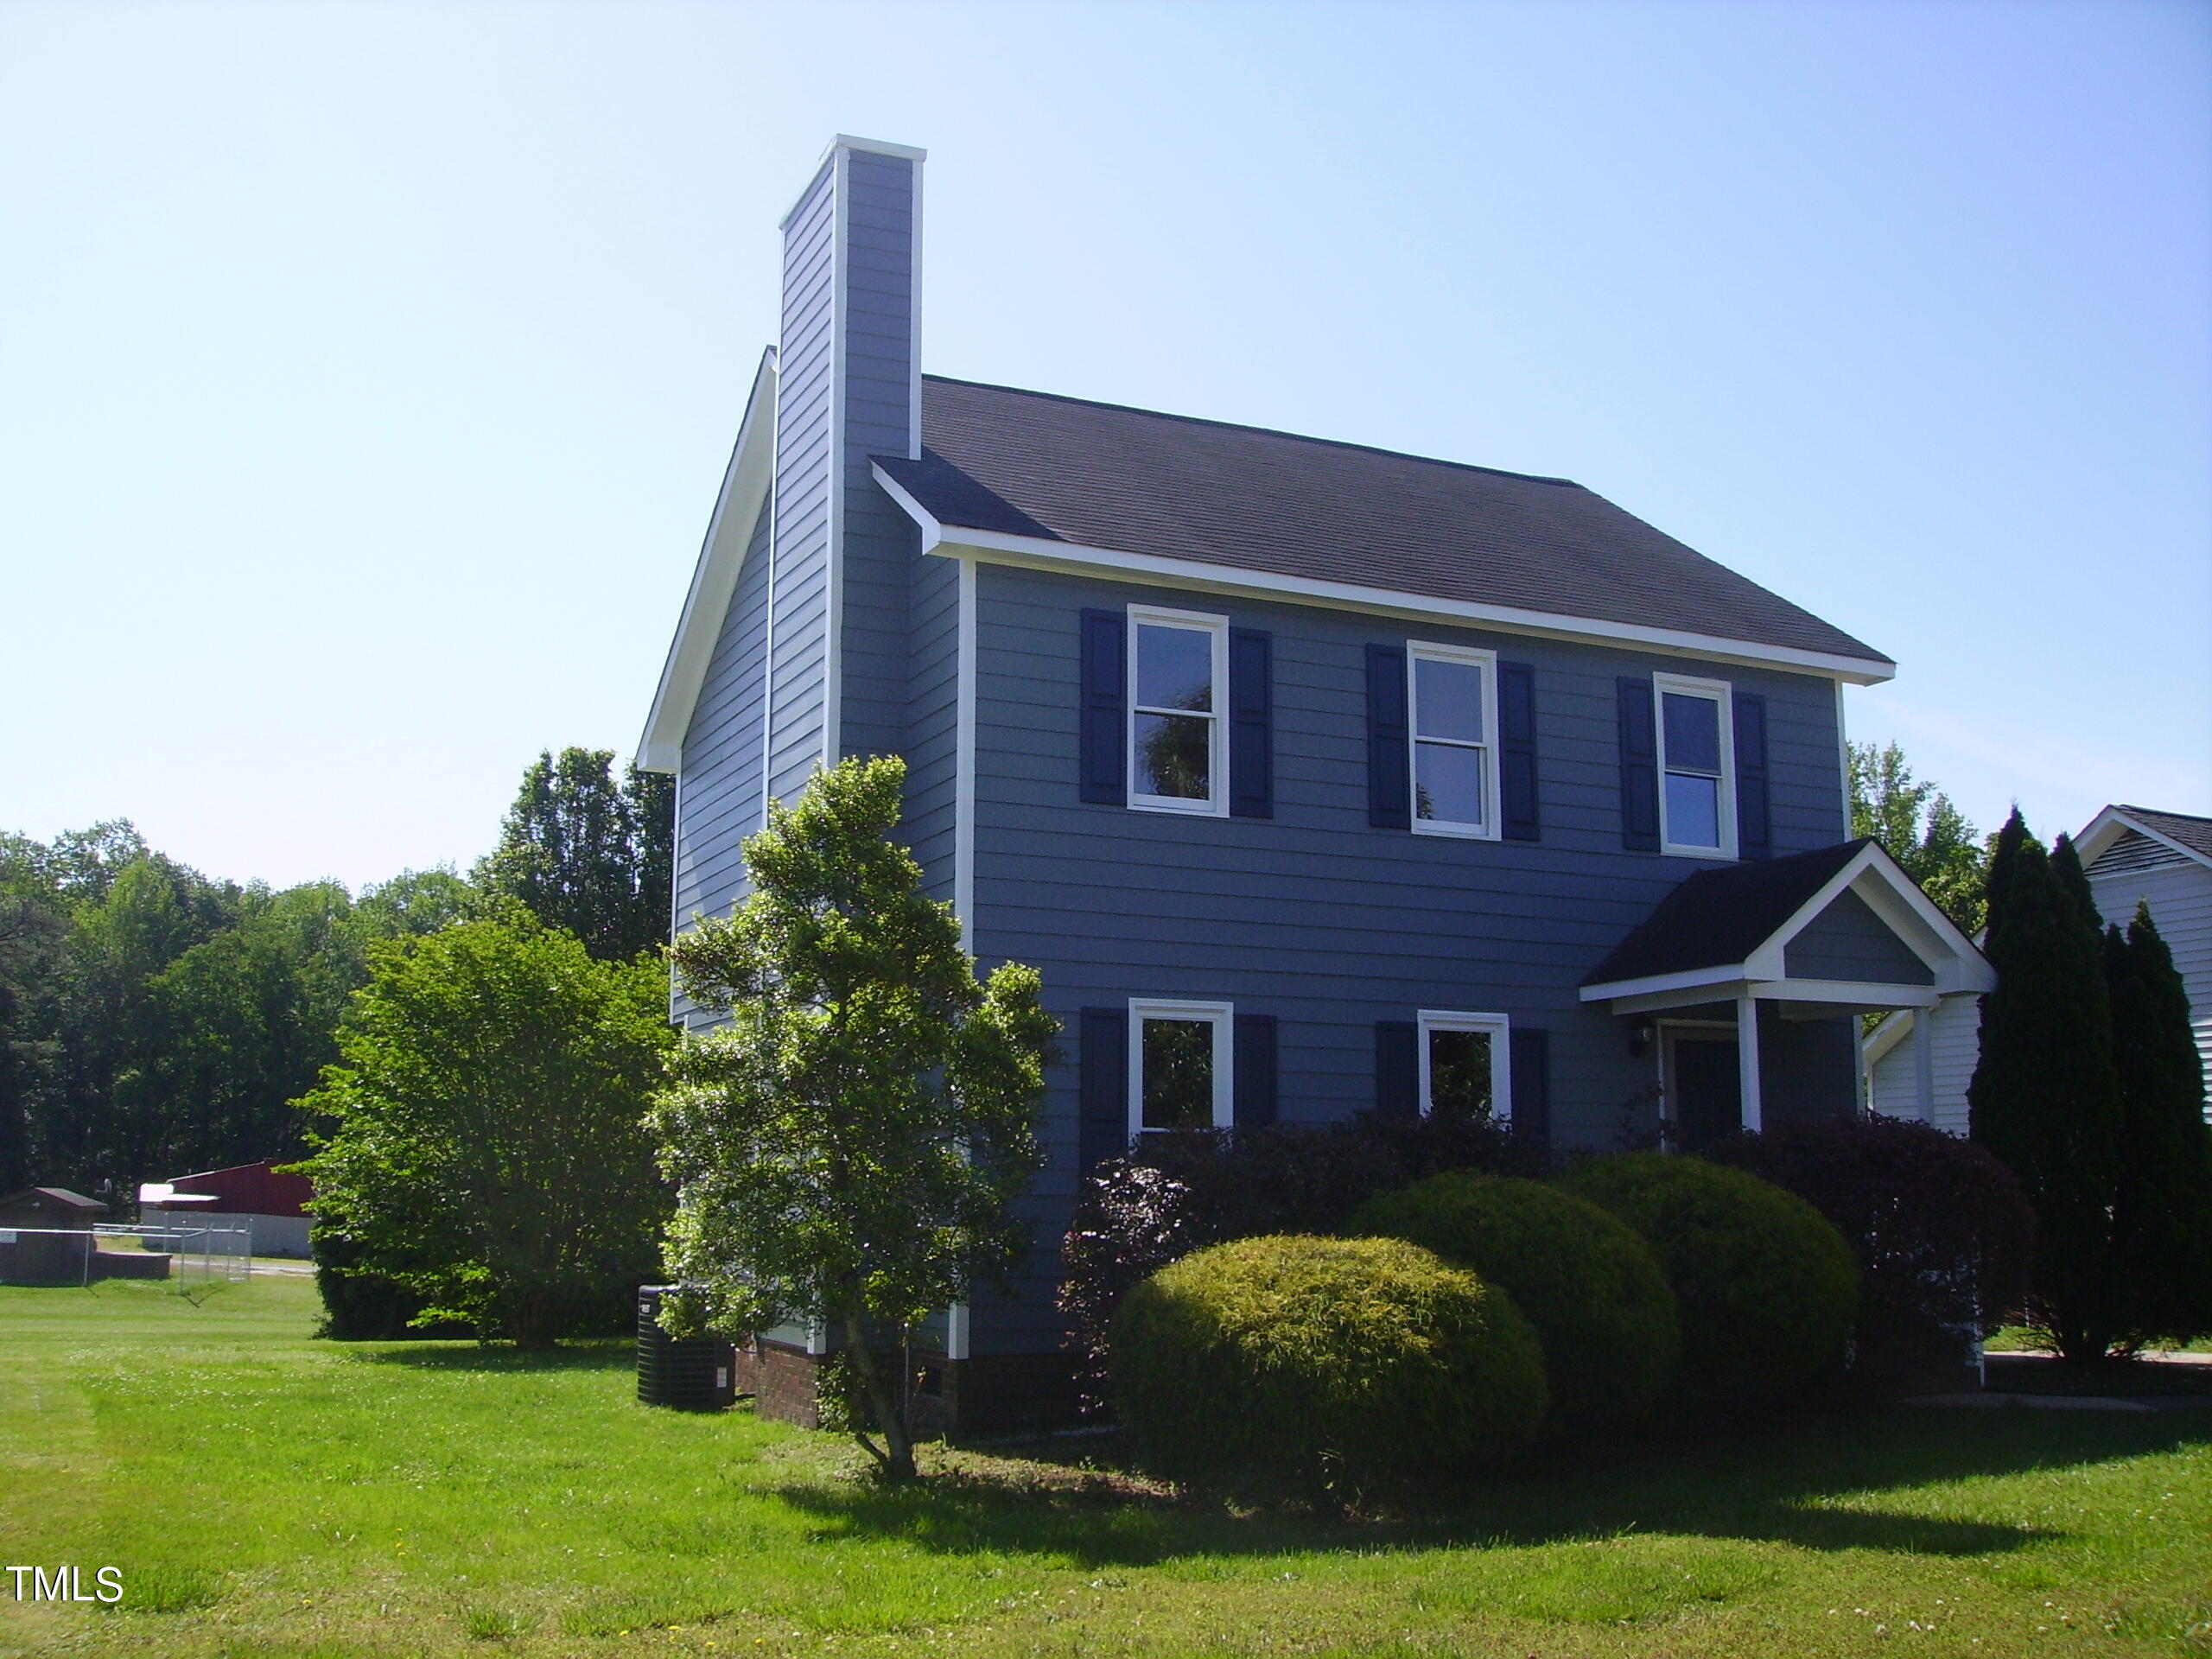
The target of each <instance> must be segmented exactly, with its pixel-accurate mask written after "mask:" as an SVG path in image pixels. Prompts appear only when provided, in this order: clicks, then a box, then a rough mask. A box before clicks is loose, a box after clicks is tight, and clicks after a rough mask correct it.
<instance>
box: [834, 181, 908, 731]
mask: <svg viewBox="0 0 2212 1659" xmlns="http://www.w3.org/2000/svg"><path fill="white" fill-rule="evenodd" d="M846 169H847V170H846V200H845V204H844V211H845V218H846V230H845V315H844V319H843V329H844V339H843V342H842V344H843V352H842V359H843V374H844V387H843V391H844V402H843V406H842V422H843V425H844V478H843V480H842V487H843V490H844V496H843V499H842V505H841V511H842V524H841V526H840V534H839V540H840V542H841V543H842V545H841V547H840V548H839V550H838V558H839V561H840V568H839V574H840V579H841V581H842V584H843V591H842V598H841V601H840V604H841V608H842V622H841V626H840V630H839V632H840V636H841V637H840V640H839V645H838V667H839V676H840V679H841V681H842V689H841V702H840V721H839V724H840V726H841V728H842V730H841V731H840V733H839V734H838V742H837V753H840V754H891V753H897V752H898V751H899V749H901V748H902V747H904V746H905V744H906V720H907V708H906V695H907V676H908V664H907V637H908V625H907V615H906V604H907V587H908V580H909V566H910V565H911V564H912V563H913V561H914V560H915V559H917V558H918V556H919V555H918V551H917V550H918V547H919V544H920V543H919V537H918V532H917V531H916V530H915V528H914V524H913V521H912V519H910V518H907V517H906V514H905V513H903V512H900V511H899V508H898V507H897V506H896V505H893V503H892V501H891V499H890V498H889V497H887V496H886V495H885V494H884V493H883V492H882V491H881V490H880V489H879V488H878V487H877V486H876V483H875V480H874V478H873V477H872V476H871V475H870V474H869V471H868V461H869V457H870V456H872V455H880V454H889V455H901V456H903V455H906V454H910V453H911V452H912V436H913V421H912V407H913V406H912V397H913V393H914V375H915V372H916V367H917V365H916V363H915V361H914V296H915V276H916V273H915V270H914V205H915V204H914V189H915V183H916V178H915V173H916V163H914V162H912V161H908V160H906V159H905V158H903V157H899V156H879V155H874V154H872V153H870V152H868V151H865V150H855V151H854V152H853V153H852V154H851V155H850V156H849V157H848V158H847V161H846Z"/></svg>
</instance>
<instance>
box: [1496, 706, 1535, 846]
mask: <svg viewBox="0 0 2212 1659" xmlns="http://www.w3.org/2000/svg"><path fill="white" fill-rule="evenodd" d="M1497 726H1498V734H1497V735H1498V743H1497V793H1498V798H1499V799H1498V806H1499V811H1498V817H1499V820H1500V825H1499V828H1500V833H1502V834H1503V836H1504V837H1505V839H1506V840H1508V841H1537V840H1541V838H1542V825H1541V822H1540V821H1539V819H1538V817H1537V813H1536V671H1535V669H1533V668H1531V667H1530V666H1529V664H1526V663H1500V664H1498V665H1497Z"/></svg>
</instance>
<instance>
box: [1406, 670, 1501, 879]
mask: <svg viewBox="0 0 2212 1659" xmlns="http://www.w3.org/2000/svg"><path fill="white" fill-rule="evenodd" d="M1406 658H1407V662H1406V668H1407V678H1408V693H1409V696H1408V716H1409V718H1408V722H1407V724H1408V735H1409V738H1410V741H1411V742H1412V744H1413V785H1414V787H1413V827H1414V829H1415V830H1416V831H1419V832H1421V833H1424V834H1428V835H1442V836H1482V837H1484V838H1486V839H1491V840H1494V839H1496V838H1497V652H1490V651H1476V650H1473V649H1471V648H1470V647H1467V646H1464V645H1424V644H1421V643H1420V642H1419V641H1415V642H1414V643H1411V644H1409V645H1407V647H1406Z"/></svg>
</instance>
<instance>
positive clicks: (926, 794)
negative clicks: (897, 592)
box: [900, 556, 960, 904]
mask: <svg viewBox="0 0 2212 1659" xmlns="http://www.w3.org/2000/svg"><path fill="white" fill-rule="evenodd" d="M910 559H911V564H910V570H909V575H910V576H911V578H912V585H911V588H910V590H909V599H908V606H909V610H908V614H909V616H910V618H911V626H912V639H911V642H910V645H909V652H908V681H907V701H906V817H905V820H904V822H903V823H902V824H901V826H900V833H901V834H903V835H904V836H906V844H907V845H908V846H909V847H911V848H912V849H913V852H914V857H915V859H916V861H918V862H919V863H920V865H921V867H922V873H923V880H924V886H925V890H926V891H927V892H928V893H929V895H930V897H931V898H932V899H939V900H942V901H943V902H944V903H947V904H950V902H951V901H952V897H953V859H954V855H955V853H956V850H957V849H956V844H955V841H956V835H957V825H956V823H955V812H956V810H957V791H958V782H959V779H958V753H957V745H958V741H959V719H960V567H959V566H958V565H957V564H955V563H953V562H952V561H951V560H950V559H938V558H927V559H925V558H922V557H919V556H910Z"/></svg>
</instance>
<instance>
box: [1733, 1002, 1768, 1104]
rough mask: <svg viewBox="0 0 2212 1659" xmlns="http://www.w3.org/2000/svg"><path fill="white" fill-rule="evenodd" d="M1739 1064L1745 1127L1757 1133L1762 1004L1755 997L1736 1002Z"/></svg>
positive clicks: (1737, 1059)
mask: <svg viewBox="0 0 2212 1659" xmlns="http://www.w3.org/2000/svg"><path fill="white" fill-rule="evenodd" d="M1736 1065H1737V1067H1738V1075H1739V1077H1740V1078H1741V1082H1740V1084H1738V1088H1739V1089H1740V1090H1741V1092H1742V1095H1743V1100H1744V1127H1745V1128H1747V1129H1749V1130H1751V1132H1752V1133H1753V1134H1757V1133H1758V1130H1759V1128H1761V1126H1762V1120H1761V1116H1760V1112H1759V1004H1758V998H1757V997H1755V996H1739V997H1738V998H1737V999H1736Z"/></svg>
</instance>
